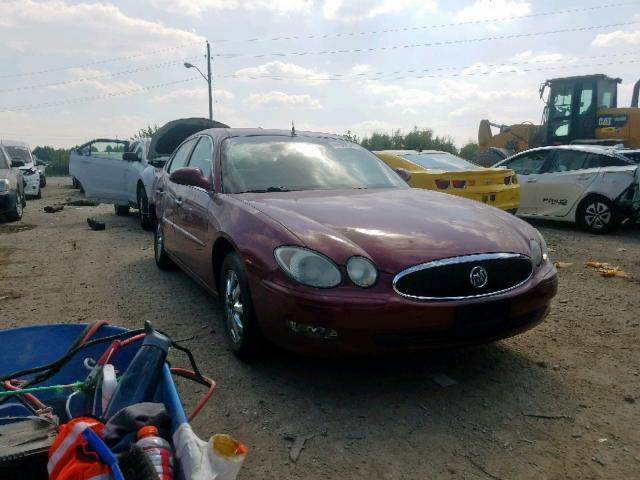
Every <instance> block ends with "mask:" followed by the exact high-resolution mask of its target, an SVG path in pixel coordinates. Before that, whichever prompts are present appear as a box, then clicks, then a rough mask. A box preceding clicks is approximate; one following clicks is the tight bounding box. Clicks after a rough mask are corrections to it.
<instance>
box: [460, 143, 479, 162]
mask: <svg viewBox="0 0 640 480" xmlns="http://www.w3.org/2000/svg"><path fill="white" fill-rule="evenodd" d="M477 154H478V144H477V143H475V142H473V141H471V140H469V141H468V142H467V143H466V144H465V145H464V146H463V147H462V148H461V149H460V156H461V157H462V158H464V159H466V160H469V161H471V160H473V158H475V156H476V155H477Z"/></svg>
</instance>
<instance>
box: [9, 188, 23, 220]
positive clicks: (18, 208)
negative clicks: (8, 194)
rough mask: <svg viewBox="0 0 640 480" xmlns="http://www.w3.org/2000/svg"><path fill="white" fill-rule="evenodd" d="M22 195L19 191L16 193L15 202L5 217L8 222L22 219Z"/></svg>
mask: <svg viewBox="0 0 640 480" xmlns="http://www.w3.org/2000/svg"><path fill="white" fill-rule="evenodd" d="M23 197H24V196H21V195H20V193H16V204H15V205H14V206H13V210H11V211H10V212H9V213H7V219H8V220H9V221H10V222H19V221H20V220H22V215H23V213H24V210H23V209H24V204H25V201H24V198H23Z"/></svg>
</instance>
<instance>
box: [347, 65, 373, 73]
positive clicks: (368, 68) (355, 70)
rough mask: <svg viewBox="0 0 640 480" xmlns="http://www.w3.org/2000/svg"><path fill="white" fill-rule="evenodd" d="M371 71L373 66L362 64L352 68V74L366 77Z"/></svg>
mask: <svg viewBox="0 0 640 480" xmlns="http://www.w3.org/2000/svg"><path fill="white" fill-rule="evenodd" d="M370 71H371V65H365V64H362V63H360V64H357V65H354V66H353V67H351V73H352V74H353V75H366V74H367V73H369V72H370Z"/></svg>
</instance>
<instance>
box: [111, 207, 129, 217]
mask: <svg viewBox="0 0 640 480" xmlns="http://www.w3.org/2000/svg"><path fill="white" fill-rule="evenodd" d="M113 209H114V210H115V212H116V215H118V216H119V217H126V216H127V215H129V205H114V206H113Z"/></svg>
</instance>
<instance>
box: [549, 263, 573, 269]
mask: <svg viewBox="0 0 640 480" xmlns="http://www.w3.org/2000/svg"><path fill="white" fill-rule="evenodd" d="M571 265H573V263H572V262H553V266H554V267H556V268H569V267H570V266H571Z"/></svg>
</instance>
